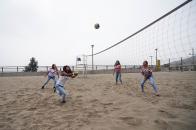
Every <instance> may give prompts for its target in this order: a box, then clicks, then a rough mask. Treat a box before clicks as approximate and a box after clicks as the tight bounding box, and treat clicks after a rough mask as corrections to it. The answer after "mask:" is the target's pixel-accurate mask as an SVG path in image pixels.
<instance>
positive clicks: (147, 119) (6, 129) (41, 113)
mask: <svg viewBox="0 0 196 130" xmlns="http://www.w3.org/2000/svg"><path fill="white" fill-rule="evenodd" d="M154 77H155V80H156V83H157V86H158V88H159V91H160V97H157V96H154V94H153V88H152V87H151V86H150V84H149V83H148V82H146V85H145V91H146V97H145V96H143V95H142V93H141V90H140V86H139V83H140V80H141V79H142V75H141V74H139V73H127V74H122V80H123V85H120V84H118V85H115V80H114V77H113V75H112V74H95V75H88V77H87V78H81V76H80V77H78V78H75V79H70V80H69V81H68V82H67V84H66V85H65V89H66V90H67V91H68V92H69V96H68V98H67V103H65V104H62V103H60V97H59V96H58V95H57V94H56V93H54V92H53V82H52V81H50V82H49V84H48V85H47V87H46V88H45V89H41V86H42V85H43V83H44V82H45V81H46V79H47V77H44V76H31V77H27V76H25V77H0V115H1V116H0V130H26V129H28V130H67V129H68V130H77V129H78V130H146V129H151V130H166V129H167V130H194V129H195V128H196V72H158V73H154Z"/></svg>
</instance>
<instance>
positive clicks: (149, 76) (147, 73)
mask: <svg viewBox="0 0 196 130" xmlns="http://www.w3.org/2000/svg"><path fill="white" fill-rule="evenodd" d="M141 74H142V75H143V76H144V79H143V80H142V82H141V89H142V92H143V93H144V84H145V82H146V81H147V80H149V81H150V84H151V85H152V87H153V89H154V91H155V95H156V96H159V93H158V87H157V85H156V84H155V81H154V78H153V75H152V70H151V69H150V68H148V61H144V62H143V66H142V68H141ZM144 95H145V93H144Z"/></svg>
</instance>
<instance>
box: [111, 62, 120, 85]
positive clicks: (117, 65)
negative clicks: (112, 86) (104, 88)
mask: <svg viewBox="0 0 196 130" xmlns="http://www.w3.org/2000/svg"><path fill="white" fill-rule="evenodd" d="M114 73H115V79H116V84H117V83H118V80H119V81H120V83H121V84H122V79H121V65H120V61H119V60H117V61H116V63H115V64H114V72H113V75H114Z"/></svg>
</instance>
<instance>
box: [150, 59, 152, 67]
mask: <svg viewBox="0 0 196 130" xmlns="http://www.w3.org/2000/svg"><path fill="white" fill-rule="evenodd" d="M150 63H151V68H152V56H150Z"/></svg>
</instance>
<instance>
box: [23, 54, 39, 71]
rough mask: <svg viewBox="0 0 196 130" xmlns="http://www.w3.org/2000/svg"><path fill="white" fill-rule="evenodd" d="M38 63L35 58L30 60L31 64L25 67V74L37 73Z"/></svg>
mask: <svg viewBox="0 0 196 130" xmlns="http://www.w3.org/2000/svg"><path fill="white" fill-rule="evenodd" d="M37 68H38V61H36V60H35V58H34V57H32V58H31V59H30V63H29V65H28V66H26V67H25V72H37Z"/></svg>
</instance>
